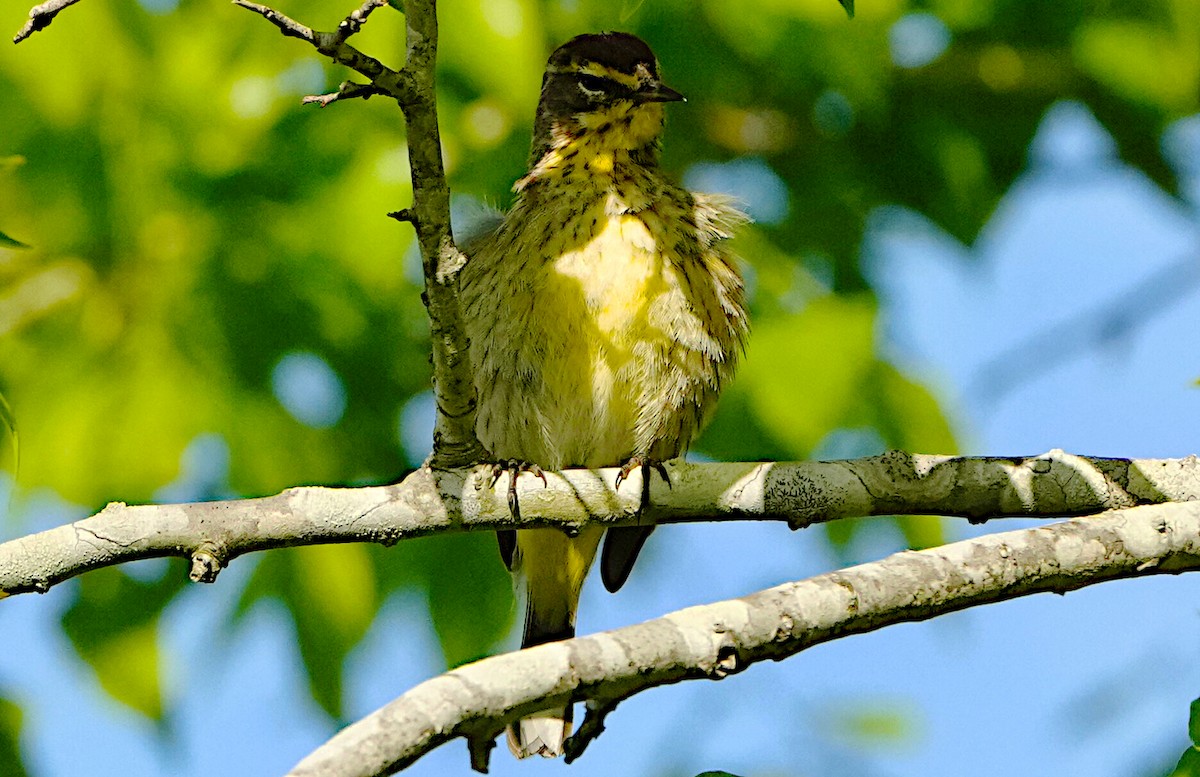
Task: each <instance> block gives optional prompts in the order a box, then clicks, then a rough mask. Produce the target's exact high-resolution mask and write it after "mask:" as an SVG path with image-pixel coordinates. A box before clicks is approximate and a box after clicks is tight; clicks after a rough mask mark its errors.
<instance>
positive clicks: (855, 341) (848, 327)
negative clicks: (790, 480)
mask: <svg viewBox="0 0 1200 777" xmlns="http://www.w3.org/2000/svg"><path fill="white" fill-rule="evenodd" d="M874 320H875V306H874V304H873V303H872V302H870V301H869V300H867V299H865V298H845V297H837V296H827V297H823V298H820V299H817V300H814V301H812V302H811V303H810V304H809V305H808V306H807V307H805V308H804V309H803V310H801V311H800V312H799V313H798V314H796V315H794V316H777V317H773V318H771V319H769V320H767V321H764V322H761V323H759V324H758V325H757V327H756V329H755V332H754V337H753V338H752V339H751V342H750V347H749V353H748V355H747V358H746V363H745V365H744V366H743V368H742V373H741V376H740V378H739V381H741V382H742V385H744V386H745V388H746V390H747V392H748V393H749V396H750V404H751V407H752V408H753V409H754V411H755V413H756V415H758V417H759V418H761V419H762V421H763V423H764V426H765V427H766V428H767V429H768V430H769V431H770V434H771V435H772V436H773V437H774V438H775V439H776V440H777V441H779V442H781V443H783V444H785V445H786V446H787V448H788V450H790V451H791V452H792V454H793V455H794V456H804V455H807V453H808V452H809V451H811V450H812V449H813V447H814V446H815V445H816V444H817V442H818V441H820V440H821V438H822V437H824V436H825V435H826V434H827V433H828V432H829V431H831V430H833V429H835V428H837V427H839V426H841V425H842V424H843V421H844V420H845V419H847V418H848V417H849V416H850V414H851V413H852V412H855V411H857V410H859V409H860V408H861V406H863V405H864V403H866V402H867V401H868V397H866V396H865V395H864V393H863V385H864V384H863V381H864V380H865V379H866V377H867V376H868V375H869V374H870V370H871V366H872V364H873V363H874V358H875V356H874Z"/></svg>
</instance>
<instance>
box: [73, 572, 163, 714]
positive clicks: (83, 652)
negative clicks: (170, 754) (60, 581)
mask: <svg viewBox="0 0 1200 777" xmlns="http://www.w3.org/2000/svg"><path fill="white" fill-rule="evenodd" d="M186 581H187V574H186V573H185V572H184V570H183V568H182V564H181V563H179V562H177V561H175V560H173V561H172V562H170V563H169V564H168V565H167V566H166V573H165V574H164V575H163V576H162V577H161V578H159V579H158V580H153V581H142V580H138V579H135V578H133V577H130V576H129V575H128V574H126V573H125V572H123V571H121V570H119V569H116V568H111V567H110V568H108V569H100V570H97V571H95V572H91V573H89V574H87V575H84V576H83V577H81V578H80V579H79V586H78V588H77V589H76V593H75V598H74V601H72V602H71V605H70V606H69V607H68V608H67V610H66V611H65V612H64V613H63V615H62V627H63V631H64V632H66V634H67V636H68V637H69V638H70V640H71V644H72V645H74V647H75V650H76V651H77V652H78V653H79V655H80V657H82V658H83V659H84V661H86V662H87V663H88V664H89V665H90V666H91V667H92V670H93V671H94V672H95V673H96V679H97V680H99V682H100V686H101V687H102V688H104V690H105V691H106V692H107V693H108V694H109V695H110V696H112V697H113V698H114V699H116V700H117V701H119V702H121V703H123V704H126V705H128V706H129V707H132V708H133V709H135V710H137V711H138V712H141V713H142V714H143V715H145V716H147V717H148V718H151V719H152V720H160V719H161V718H162V714H163V701H162V687H161V685H160V667H161V663H162V662H161V656H160V652H159V647H158V621H159V618H160V617H161V615H162V610H163V608H164V607H165V606H166V604H167V603H168V602H169V601H171V599H172V598H173V597H174V596H175V594H176V593H178V592H179V590H180V588H182V587H183V585H184V583H185V582H186Z"/></svg>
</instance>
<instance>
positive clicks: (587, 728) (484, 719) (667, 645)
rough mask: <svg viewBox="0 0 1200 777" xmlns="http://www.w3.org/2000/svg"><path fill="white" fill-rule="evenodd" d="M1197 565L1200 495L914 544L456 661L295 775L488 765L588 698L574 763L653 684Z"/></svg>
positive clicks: (572, 744) (368, 776) (365, 776)
mask: <svg viewBox="0 0 1200 777" xmlns="http://www.w3.org/2000/svg"><path fill="white" fill-rule="evenodd" d="M1196 569H1200V503H1197V502H1191V503H1186V504H1167V505H1153V506H1145V507H1136V508H1132V509H1129V510H1119V511H1114V512H1108V513H1105V514H1103V515H1101V516H1097V517H1092V518H1088V519H1076V520H1070V521H1064V522H1061V523H1057V524H1052V525H1049V526H1042V527H1038V528H1036V529H1026V530H1021V531H1013V532H1005V533H1000V534H993V535H989V536H986V537H981V538H978V539H973V540H968V541H964V542H958V543H953V544H950V545H944V546H942V547H938V548H933V549H930V550H924V551H919V552H916V551H905V552H903V553H897V554H895V555H893V556H889V557H888V558H885V559H883V560H881V561H876V562H872V563H868V564H862V565H860V566H856V567H850V568H848V569H843V570H839V571H837V572H831V573H828V574H824V575H819V576H817V577H813V578H810V579H808V580H804V581H801V582H796V583H787V584H785V585H781V586H777V587H775V588H769V589H767V590H765V591H760V592H758V593H756V594H752V595H750V596H746V597H742V598H740V599H733V600H729V601H724V602H718V603H716V604H709V605H703V606H699V607H690V608H688V609H686V610H680V611H678V612H675V613H671V614H669V615H666V616H664V617H661V618H656V619H654V620H651V621H647V622H645V623H641V624H638V625H636V626H627V627H625V628H621V629H616V630H613V631H609V632H604V633H601V634H596V635H593V636H588V637H579V638H576V639H572V640H567V641H564V642H555V643H550V644H546V645H541V646H538V647H534V648H530V649H527V650H521V651H518V652H515V653H508V654H505V655H501V656H495V657H492V658H486V659H483V660H481V661H478V662H476V663H473V664H469V665H467V666H463V667H460V668H458V669H455V670H453V671H451V672H447V673H446V674H444V675H441V676H439V677H436V678H433V679H431V680H428V681H426V682H424V683H422V684H420V685H418V686H417V687H415V688H413V689H412V690H410V691H408V692H407V693H405V694H404V695H403V696H401V697H399V698H398V699H396V700H395V701H393V702H391V703H390V704H388V705H387V706H385V707H383V708H381V709H380V710H378V711H376V712H374V713H372V714H371V715H369V716H367V717H366V718H364V719H363V720H361V721H359V722H357V723H354V724H353V725H351V726H349V727H347V728H346V729H343V730H342V731H341V732H340V733H338V734H337V735H336V736H335V737H334V738H333V739H331V740H330V741H329V742H327V743H326V744H325V745H323V746H321V747H320V748H319V749H318V750H316V751H315V752H314V753H312V754H311V755H310V756H308V757H307V758H305V759H304V760H303V761H302V762H301V763H300V764H298V765H297V766H296V767H295V768H294V769H293V770H292V771H291V772H290V773H289V777H374V776H375V775H385V774H391V773H393V772H396V771H399V770H401V769H403V768H405V767H406V766H408V765H409V764H411V763H413V762H414V761H416V760H417V759H418V758H420V757H421V756H422V755H424V754H425V753H427V752H429V751H430V750H432V749H433V748H435V747H437V746H438V745H440V744H442V743H444V742H446V741H449V740H450V739H453V738H456V737H464V738H467V739H468V741H469V742H473V743H474V744H473V746H472V748H471V752H472V765H473V766H474V767H475V768H476V769H477V770H479V771H485V770H486V763H481V762H480V753H486V750H485V749H483V748H481V746H480V745H479V743H480V742H481V741H483V740H485V739H487V738H489V737H494V736H496V735H497V734H499V732H500V731H502V730H503V728H504V726H505V725H506V724H507V723H509V722H511V721H514V720H517V719H519V718H521V717H522V716H524V715H527V714H529V713H531V712H535V711H537V710H540V709H545V708H547V707H555V706H559V705H563V704H567V703H570V702H573V701H580V700H582V699H587V700H589V718H588V719H586V720H585V721H584V722H583V725H582V726H581V727H580V731H579V733H578V734H577V735H576V736H575V738H574V740H573V741H569V742H568V745H567V751H568V758H575V757H578V756H579V755H580V753H581V752H582V751H583V748H584V747H585V746H586V745H587V742H588V741H589V740H590V738H592V737H594V736H596V735H598V734H599V732H600V731H601V730H602V726H601V725H599V723H600V717H602V716H603V715H604V714H607V713H608V712H610V711H611V709H612V707H613V706H615V704H616V703H617V702H619V701H621V700H623V699H626V698H629V697H630V696H632V695H634V694H636V693H638V692H640V691H643V690H646V689H648V688H653V687H656V686H660V685H667V684H671V683H677V682H680V681H683V680H693V679H711V680H720V679H722V678H724V677H727V676H728V675H731V674H735V673H737V672H740V671H742V670H744V669H745V668H746V667H748V666H750V665H751V664H753V663H755V662H758V661H762V660H764V659H771V660H779V659H782V658H786V657H788V656H792V655H795V654H796V653H798V652H800V651H802V650H804V649H805V648H808V647H811V646H812V645H816V644H820V643H822V642H828V641H830V640H833V639H837V638H839V637H843V636H846V635H849V634H859V633H863V632H867V631H874V630H877V629H880V628H883V627H884V626H889V625H891V624H894V623H902V622H906V621H918V620H926V619H928V618H932V617H934V616H937V615H941V614H944V613H949V612H955V611H957V610H962V609H965V608H968V607H972V606H975V605H979V604H985V603H989V602H998V601H1004V600H1007V599H1013V598H1016V597H1018V596H1026V595H1028V594H1033V593H1040V592H1054V593H1065V592H1067V591H1073V590H1075V589H1077V588H1081V587H1083V586H1087V585H1092V584H1095V583H1100V582H1103V581H1107V580H1115V579H1119V578H1127V577H1138V576H1142V575H1152V574H1177V573H1180V572H1184V571H1190V570H1196ZM593 709H594V710H596V711H595V712H593V711H592V710H593ZM597 716H600V717H597ZM593 718H594V720H593Z"/></svg>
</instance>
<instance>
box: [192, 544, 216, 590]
mask: <svg viewBox="0 0 1200 777" xmlns="http://www.w3.org/2000/svg"><path fill="white" fill-rule="evenodd" d="M222 566H223V565H222V564H221V560H220V559H219V558H217V557H216V555H215V554H214V553H213V551H212V550H211V549H210V548H200V549H199V550H197V551H196V552H195V553H193V554H192V569H191V571H190V572H188V577H190V578H191V579H192V582H193V583H215V582H216V581H217V575H219V574H220V573H221V567H222Z"/></svg>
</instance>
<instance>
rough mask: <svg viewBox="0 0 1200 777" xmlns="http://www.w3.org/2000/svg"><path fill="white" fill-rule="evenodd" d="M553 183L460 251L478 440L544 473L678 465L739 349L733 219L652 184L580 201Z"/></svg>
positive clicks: (739, 288)
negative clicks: (464, 256)
mask: <svg viewBox="0 0 1200 777" xmlns="http://www.w3.org/2000/svg"><path fill="white" fill-rule="evenodd" d="M539 183H540V182H539ZM554 183H557V184H558V185H535V186H530V187H527V188H526V189H525V190H524V191H522V192H521V194H520V195H519V196H518V201H517V203H516V205H515V206H514V208H513V210H512V211H510V212H509V214H508V216H507V217H506V218H505V220H504V222H503V223H502V224H501V225H500V226H499V227H498V228H497V229H496V230H495V231H493V232H491V233H490V234H488V235H485V236H483V237H482V238H480V239H478V240H476V241H474V242H473V244H470V245H468V247H467V253H468V254H469V259H468V262H467V265H466V267H465V268H464V270H463V273H462V276H461V278H462V302H463V312H464V320H465V324H466V327H467V335H468V337H469V338H470V353H471V361H472V365H473V367H474V374H475V381H476V389H477V391H478V394H479V416H478V423H477V433H478V434H479V437H480V441H481V442H482V443H483V444H484V445H485V446H486V447H487V448H488V450H489V451H491V453H492V454H493V455H494V456H496V457H498V458H502V459H507V458H516V459H520V460H525V461H530V462H534V463H537V464H540V465H541V466H543V467H549V468H561V467H564V466H589V467H600V466H612V465H617V464H620V463H622V462H624V461H626V460H628V459H629V458H630V457H632V456H635V455H641V456H648V457H650V458H652V459H654V460H667V459H671V458H674V457H676V456H679V455H681V454H682V453H684V452H685V451H686V449H687V446H688V444H689V443H690V442H691V440H692V439H693V438H694V437H695V435H696V434H698V433H699V431H700V429H701V427H702V426H703V424H704V422H705V421H706V419H707V416H708V415H709V414H710V413H711V411H712V409H713V407H714V406H715V403H716V398H717V394H718V393H719V391H720V389H721V388H722V386H723V384H724V383H725V382H727V381H728V379H729V378H730V377H731V376H732V374H733V369H734V366H735V363H736V361H737V358H738V357H739V356H740V354H741V351H742V348H743V344H744V341H745V338H746V334H747V330H748V319H747V315H746V309H745V296H744V288H743V284H742V280H741V277H740V275H739V274H738V272H737V269H736V267H735V263H734V259H733V257H732V255H731V254H730V252H729V250H728V247H727V243H726V242H725V239H726V238H728V237H730V236H731V235H732V233H733V231H734V229H735V228H736V227H737V226H739V225H740V224H744V223H745V222H746V221H747V217H746V216H745V215H744V214H742V213H741V212H740V211H738V210H737V209H736V208H734V207H733V206H732V204H731V201H730V200H729V199H728V198H725V197H720V196H715V195H703V194H697V195H693V194H691V193H689V192H686V191H685V190H683V189H680V188H678V187H675V186H673V185H670V184H667V183H666V182H665V181H663V180H662V179H658V180H656V181H655V184H656V185H655V186H653V187H649V186H638V187H637V191H638V192H639V193H640V194H641V196H640V197H635V196H631V197H624V196H622V195H623V194H625V192H624V191H622V187H621V186H620V181H619V180H618V181H617V182H616V185H614V186H612V187H611V188H609V189H607V190H599V189H597V190H594V191H588V192H586V194H588V195H589V196H580V192H579V191H578V187H577V186H573V185H572V183H571V181H570V180H569V179H568V180H567V181H565V182H563V181H561V180H559V181H555V182H554ZM647 190H649V191H651V192H653V193H654V195H655V196H653V197H652V198H647V197H646V196H645V195H646V192H647Z"/></svg>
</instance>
